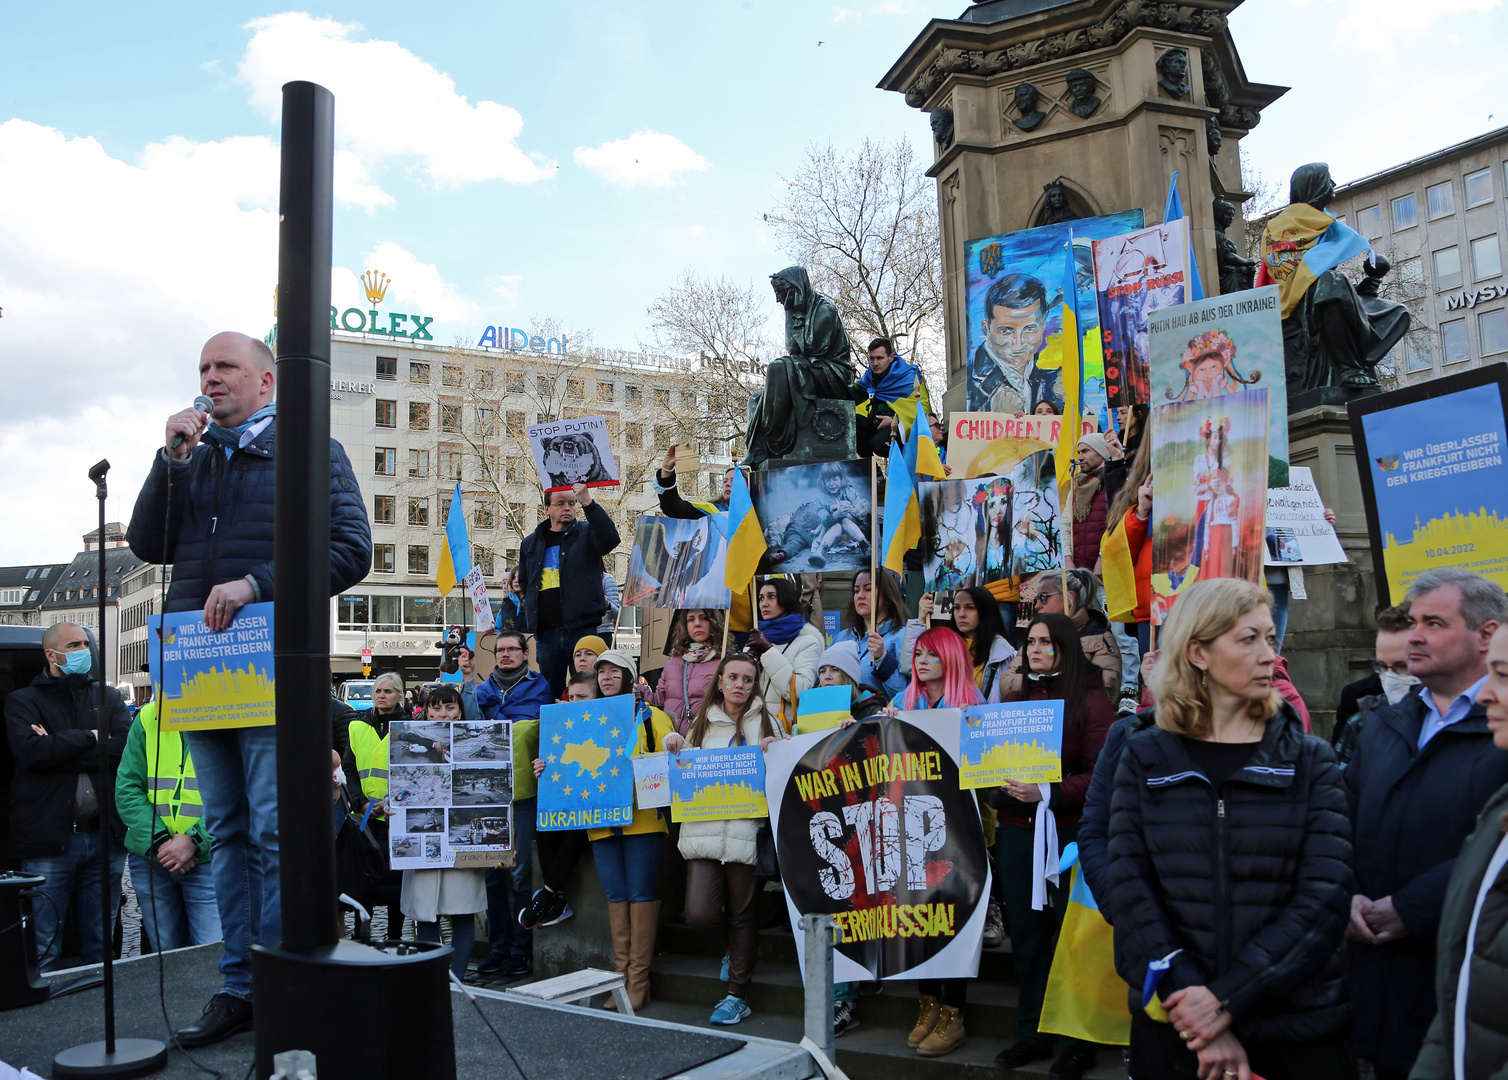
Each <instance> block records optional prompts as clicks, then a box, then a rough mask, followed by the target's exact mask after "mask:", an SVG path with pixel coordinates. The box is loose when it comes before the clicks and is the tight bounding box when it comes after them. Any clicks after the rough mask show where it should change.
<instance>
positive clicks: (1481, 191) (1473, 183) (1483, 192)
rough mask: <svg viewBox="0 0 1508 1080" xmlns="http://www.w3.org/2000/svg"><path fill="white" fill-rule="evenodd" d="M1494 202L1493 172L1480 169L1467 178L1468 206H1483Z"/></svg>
mask: <svg viewBox="0 0 1508 1080" xmlns="http://www.w3.org/2000/svg"><path fill="white" fill-rule="evenodd" d="M1491 201H1492V170H1491V169H1479V170H1477V171H1476V172H1474V173H1469V174H1468V175H1467V177H1466V205H1467V206H1481V205H1482V204H1483V203H1490V202H1491Z"/></svg>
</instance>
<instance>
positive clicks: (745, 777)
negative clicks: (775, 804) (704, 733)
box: [670, 746, 770, 821]
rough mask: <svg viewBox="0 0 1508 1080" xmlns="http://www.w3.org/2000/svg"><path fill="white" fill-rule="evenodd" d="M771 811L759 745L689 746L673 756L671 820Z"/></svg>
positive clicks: (716, 818) (752, 815)
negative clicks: (768, 804)
mask: <svg viewBox="0 0 1508 1080" xmlns="http://www.w3.org/2000/svg"><path fill="white" fill-rule="evenodd" d="M769 813H770V811H769V807H768V806H767V805H766V803H765V797H764V754H763V753H761V752H760V749H759V747H757V746H725V747H720V748H716V749H707V750H692V749H686V750H682V751H681V752H680V753H679V754H677V755H675V756H674V757H672V758H671V759H670V820H671V821H731V820H732V819H734V818H762V817H768V816H769Z"/></svg>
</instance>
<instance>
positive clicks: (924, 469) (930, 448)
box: [906, 423, 948, 483]
mask: <svg viewBox="0 0 1508 1080" xmlns="http://www.w3.org/2000/svg"><path fill="white" fill-rule="evenodd" d="M906 470H907V471H908V472H909V473H910V474H911V475H912V477H913V478H914V479H915V480H916V481H917V482H918V483H920V482H921V479H922V477H924V476H925V477H929V478H930V479H933V480H946V479H947V476H948V474H947V473H945V472H944V471H943V463H942V458H941V457H940V456H939V455H938V453H937V444H936V443H935V442H933V441H932V428H931V425H929V424H926V423H921V424H912V425H911V434H910V435H909V436H907V438H906Z"/></svg>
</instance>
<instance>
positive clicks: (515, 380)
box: [503, 371, 524, 394]
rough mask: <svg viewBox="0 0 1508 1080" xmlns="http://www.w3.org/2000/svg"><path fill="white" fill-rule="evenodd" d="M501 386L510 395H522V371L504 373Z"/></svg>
mask: <svg viewBox="0 0 1508 1080" xmlns="http://www.w3.org/2000/svg"><path fill="white" fill-rule="evenodd" d="M503 385H504V387H505V388H506V389H507V391H508V393H510V394H522V393H523V392H524V373H523V372H522V371H507V372H504V373H503Z"/></svg>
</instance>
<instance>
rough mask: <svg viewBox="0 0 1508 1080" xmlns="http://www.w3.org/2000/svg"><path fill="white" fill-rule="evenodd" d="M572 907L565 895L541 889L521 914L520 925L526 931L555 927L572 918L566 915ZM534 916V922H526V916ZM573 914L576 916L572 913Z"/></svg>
mask: <svg viewBox="0 0 1508 1080" xmlns="http://www.w3.org/2000/svg"><path fill="white" fill-rule="evenodd" d="M570 908H571V905H570V903H569V902H568V901H567V900H566V895H565V893H558V892H551V891H550V890H549V889H540V890H539V891H538V892H537V893H535V894H534V899H532V900H530V901H529V906H528V907H527V908H526V909H525V910H524V911H523V912H521V913H520V914H519V917H518V924H519V925H520V926H522V927H524V928H525V929H528V928H529V927H532V926H554V925H555V924H556V923H558V922H560V921H561V920H563V919H568V918H570V916H569V915H566V914H565V913H566V912H567V911H570ZM526 914H527V915H531V916H533V919H534V921H533V922H529V923H526V922H524V915H526ZM571 914H573V915H574V914H575V912H572V913H571Z"/></svg>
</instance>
